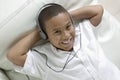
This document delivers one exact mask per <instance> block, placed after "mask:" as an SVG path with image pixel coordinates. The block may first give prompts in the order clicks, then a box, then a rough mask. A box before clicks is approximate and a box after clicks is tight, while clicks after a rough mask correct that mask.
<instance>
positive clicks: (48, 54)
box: [15, 20, 120, 80]
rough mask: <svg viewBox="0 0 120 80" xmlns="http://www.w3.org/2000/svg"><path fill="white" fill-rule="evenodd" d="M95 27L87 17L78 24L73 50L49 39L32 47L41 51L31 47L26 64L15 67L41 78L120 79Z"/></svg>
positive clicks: (47, 79) (118, 72)
mask: <svg viewBox="0 0 120 80" xmlns="http://www.w3.org/2000/svg"><path fill="white" fill-rule="evenodd" d="M92 27H94V26H93V25H92V24H91V23H90V22H89V21H88V20H86V21H83V22H81V23H79V25H77V26H75V31H76V38H75V43H74V47H73V51H72V52H67V51H62V50H58V49H56V48H55V47H54V46H52V44H50V43H49V42H47V43H45V44H42V45H39V46H36V47H34V48H33V49H35V50H37V51H38V52H39V53H38V52H36V51H34V50H30V51H29V52H28V53H27V59H26V62H25V64H24V67H19V66H15V70H16V71H17V72H20V73H24V74H28V75H31V76H34V77H37V78H40V79H41V80H120V71H119V70H118V69H117V68H116V66H115V65H114V64H112V63H111V62H110V61H109V60H108V59H107V58H106V57H105V56H104V53H103V51H102V49H101V47H100V46H99V44H98V43H97V41H96V39H95V36H94V34H93V30H92ZM67 59H68V60H67ZM64 66H65V68H63V67H64ZM62 69H64V70H63V71H61V70H62ZM59 71H60V72H59Z"/></svg>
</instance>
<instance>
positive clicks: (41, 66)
mask: <svg viewBox="0 0 120 80" xmlns="http://www.w3.org/2000/svg"><path fill="white" fill-rule="evenodd" d="M14 66H15V67H14V69H15V71H16V72H19V73H22V74H27V75H30V76H34V77H37V78H42V77H43V76H44V74H45V70H46V68H45V59H44V56H43V55H41V54H38V53H37V52H35V51H32V50H29V51H28V53H27V58H26V61H25V64H24V66H23V67H20V66H17V65H14Z"/></svg>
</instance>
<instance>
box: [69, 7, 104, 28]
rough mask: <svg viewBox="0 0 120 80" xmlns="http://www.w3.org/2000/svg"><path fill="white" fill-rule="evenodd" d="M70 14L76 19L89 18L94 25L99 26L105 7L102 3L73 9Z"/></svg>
mask: <svg viewBox="0 0 120 80" xmlns="http://www.w3.org/2000/svg"><path fill="white" fill-rule="evenodd" d="M70 14H71V15H72V17H73V19H74V20H75V21H79V20H83V19H89V20H90V22H91V23H92V24H93V25H94V26H97V25H98V24H99V23H100V21H101V18H102V15H103V7H102V6H101V5H91V6H85V7H82V8H79V9H76V10H74V11H71V12H70Z"/></svg>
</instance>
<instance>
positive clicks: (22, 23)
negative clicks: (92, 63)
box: [0, 0, 120, 80]
mask: <svg viewBox="0 0 120 80" xmlns="http://www.w3.org/2000/svg"><path fill="white" fill-rule="evenodd" d="M109 1H112V0H109ZM50 2H55V3H59V4H61V5H63V6H64V7H65V8H66V9H68V10H72V9H75V8H78V7H82V6H85V5H90V4H96V3H97V2H100V3H101V4H102V5H103V6H104V7H105V8H106V9H107V10H108V11H110V12H111V13H112V11H114V10H115V9H112V11H111V6H110V5H106V2H107V0H105V1H104V0H100V1H98V0H69V3H68V0H0V80H39V79H37V78H33V77H30V76H29V77H28V76H26V75H23V74H20V73H16V72H14V70H13V64H12V63H11V62H10V61H9V60H8V59H7V58H6V53H7V51H8V50H9V48H10V47H11V45H12V44H14V43H15V42H16V41H17V40H18V39H19V38H20V37H22V36H24V35H25V34H27V33H28V32H29V31H31V30H32V29H34V28H35V27H36V22H35V18H36V14H37V12H38V10H39V8H40V7H41V6H42V5H44V4H46V3H50ZM114 12H115V11H114ZM112 14H113V15H114V13H112ZM115 17H117V19H119V20H120V16H119V18H118V16H115ZM99 26H100V27H99V28H96V30H95V31H94V32H95V34H96V38H97V39H98V41H99V43H100V44H101V46H102V47H103V49H104V51H105V53H106V56H107V57H108V58H109V59H110V60H111V61H113V63H115V64H116V65H117V66H118V67H119V68H120V54H119V53H120V49H119V47H120V43H119V40H120V37H119V35H120V23H119V22H118V20H116V19H115V18H114V17H113V16H112V15H111V14H109V12H107V11H105V13H104V16H103V20H102V22H101V24H100V25H99Z"/></svg>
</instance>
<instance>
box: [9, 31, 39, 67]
mask: <svg viewBox="0 0 120 80" xmlns="http://www.w3.org/2000/svg"><path fill="white" fill-rule="evenodd" d="M39 40H40V35H39V31H38V30H34V31H33V32H32V33H30V34H28V35H27V36H25V37H23V38H22V39H21V40H19V41H18V42H17V43H16V44H14V45H13V46H12V48H11V49H10V50H9V51H8V54H7V57H8V59H9V60H10V61H11V62H13V63H14V64H16V65H18V66H24V63H25V60H26V53H27V52H28V51H29V49H31V48H32V47H33V45H34V44H35V43H36V42H37V41H39Z"/></svg>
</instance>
